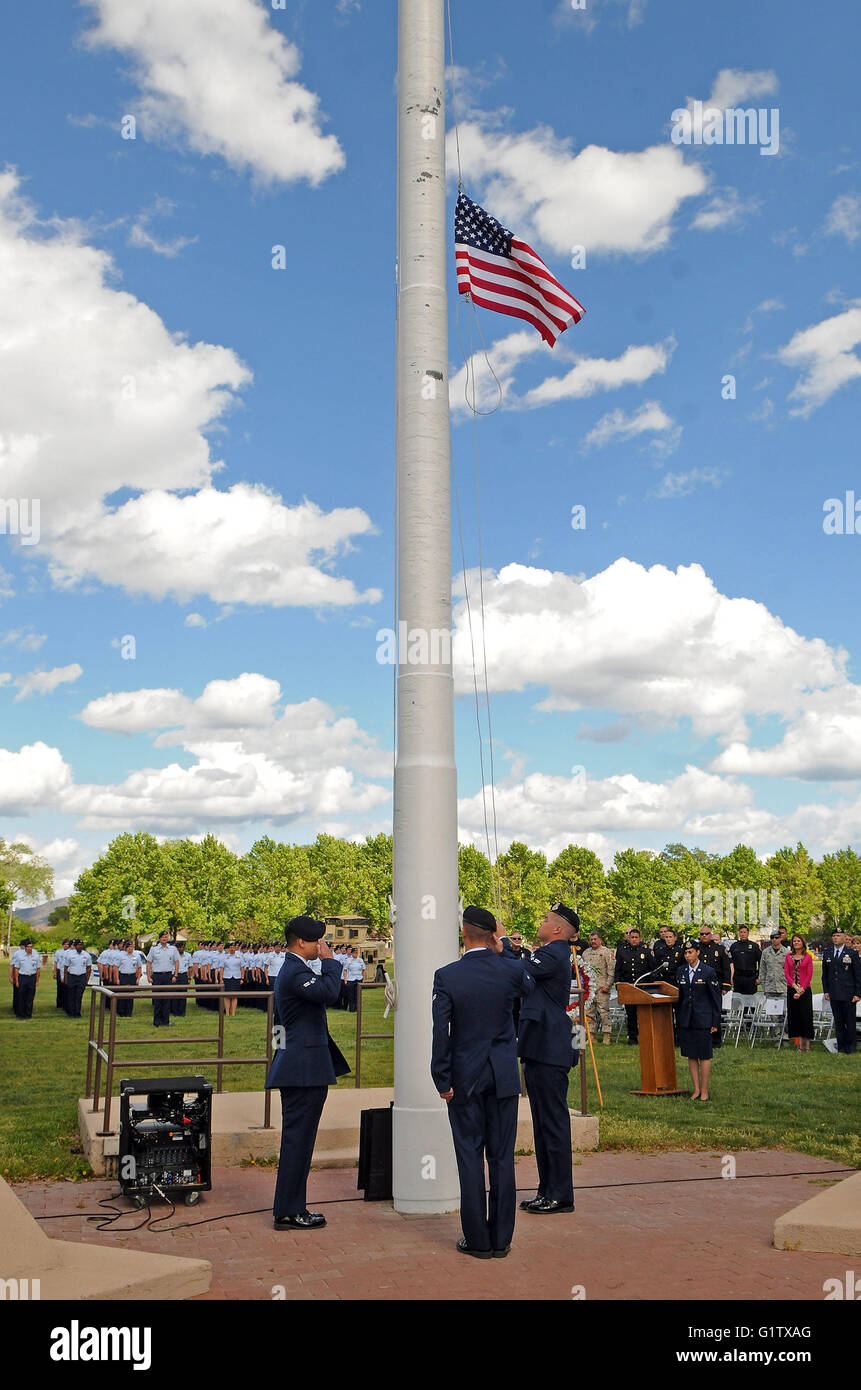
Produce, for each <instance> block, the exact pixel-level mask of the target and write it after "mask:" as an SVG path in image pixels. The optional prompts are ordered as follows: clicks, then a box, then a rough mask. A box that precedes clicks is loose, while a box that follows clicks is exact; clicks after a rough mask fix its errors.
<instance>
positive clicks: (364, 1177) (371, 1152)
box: [356, 1106, 392, 1202]
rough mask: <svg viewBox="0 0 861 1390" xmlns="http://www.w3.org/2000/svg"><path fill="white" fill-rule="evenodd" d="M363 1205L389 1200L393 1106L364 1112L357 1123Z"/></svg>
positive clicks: (359, 1182)
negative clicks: (363, 1196) (364, 1203)
mask: <svg viewBox="0 0 861 1390" xmlns="http://www.w3.org/2000/svg"><path fill="white" fill-rule="evenodd" d="M356 1186H357V1187H358V1188H359V1190H360V1191H361V1190H362V1189H364V1193H365V1201H366V1202H386V1201H389V1202H390V1201H391V1199H392V1106H389V1107H388V1109H387V1110H363V1111H362V1114H361V1119H360V1122H359V1179H358V1182H357V1183H356Z"/></svg>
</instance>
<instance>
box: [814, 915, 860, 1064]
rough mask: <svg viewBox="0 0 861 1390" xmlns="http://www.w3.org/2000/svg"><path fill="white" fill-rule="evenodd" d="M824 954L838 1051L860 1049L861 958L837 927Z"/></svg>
mask: <svg viewBox="0 0 861 1390" xmlns="http://www.w3.org/2000/svg"><path fill="white" fill-rule="evenodd" d="M831 942H832V944H831V945H830V946H826V947H825V950H824V951H823V953H822V989H823V992H824V994H825V998H826V999H827V1000H828V1002H829V1004H830V1005H831V1012H832V1014H833V1015H834V1031H835V1033H836V1034H837V1051H838V1052H857V1050H858V1037H857V1027H856V1023H855V1005H856V1004H857V1003H858V1000H859V999H861V959H859V956H858V952H857V951H855V950H853V948H852V947H851V946H850V945H849V944H848V941H847V938H846V933H845V932H843V931H841V930H840V928H839V927H835V928H834V930H833V931H832V933H831Z"/></svg>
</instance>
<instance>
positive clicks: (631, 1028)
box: [625, 1004, 640, 1042]
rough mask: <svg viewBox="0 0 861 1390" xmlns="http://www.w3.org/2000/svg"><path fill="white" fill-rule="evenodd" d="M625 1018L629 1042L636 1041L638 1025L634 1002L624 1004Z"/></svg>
mask: <svg viewBox="0 0 861 1390" xmlns="http://www.w3.org/2000/svg"><path fill="white" fill-rule="evenodd" d="M625 1018H626V1019H627V1020H628V1038H629V1040H630V1041H631V1042H637V1041H638V1040H639V1037H640V1025H639V1022H638V1020H637V1006H636V1004H626V1005H625Z"/></svg>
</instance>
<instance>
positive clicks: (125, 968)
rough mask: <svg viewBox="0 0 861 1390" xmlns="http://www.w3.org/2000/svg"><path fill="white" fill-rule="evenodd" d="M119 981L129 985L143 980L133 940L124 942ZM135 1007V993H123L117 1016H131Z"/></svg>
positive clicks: (118, 1003)
mask: <svg viewBox="0 0 861 1390" xmlns="http://www.w3.org/2000/svg"><path fill="white" fill-rule="evenodd" d="M118 982H119V984H121V985H128V986H131V985H139V984H140V982H141V967H140V961H139V960H138V955H137V951H136V950H135V943H134V942H133V941H124V942H123V950H122V953H121V955H120V963H119V966H118ZM134 1008H135V1000H134V995H133V994H131V993H129V994H126V995H123V997H122V998H121V999H118V1000H117V1018H131V1016H132V1014H133V1013H134Z"/></svg>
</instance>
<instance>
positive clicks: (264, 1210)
mask: <svg viewBox="0 0 861 1390" xmlns="http://www.w3.org/2000/svg"><path fill="white" fill-rule="evenodd" d="M859 1171H861V1170H859V1169H858V1168H828V1169H823V1168H802V1169H799V1170H798V1171H794V1172H791V1173H737V1174H736V1176H735V1177H734V1178H733V1179H732V1181H733V1182H740V1181H743V1180H744V1179H745V1178H767V1179H770V1178H811V1177H815V1178H830V1177H832V1176H833V1177H836V1176H837V1174H838V1173H857V1172H859ZM724 1181H727V1179H724V1178H723V1177H722V1176H721V1175H720V1174H714V1175H706V1176H703V1177H696V1178H648V1179H646V1181H645V1182H640V1181H637V1182H593V1183H583V1184H582V1185H581V1186H580V1187H575V1189H574V1191H575V1192H603V1191H608V1190H610V1189H611V1188H615V1187H670V1186H672V1185H673V1184H674V1183H685V1182H724ZM156 1190H157V1191H158V1190H159V1189H156ZM534 1191H536V1189H535V1188H532V1187H518V1188H517V1192H518V1193H521V1192H534ZM161 1195H162V1196H163V1197H164V1199H165V1201H166V1202H167V1203H168V1204H169V1206H170V1208H171V1210H170V1211H169V1212H168V1214H167V1216H160V1217H158V1218H157V1219H156V1220H155V1221H154V1220H153V1218H152V1205H151V1203H149V1202H148V1203H147V1216H146V1218H145V1219H144V1220H143V1221H141V1222H139V1223H138V1225H137V1226H126V1227H119V1228H118V1230H119V1231H120V1232H122V1233H125V1232H126V1231H129V1232H130V1231H140V1230H142V1229H143V1227H146V1228H147V1229H148V1230H151V1231H153V1230H155V1228H156V1226H161V1225H163V1224H164V1223H165V1222H167V1221H170V1220H171V1219H172V1217H173V1216H175V1214H176V1207H175V1205H174V1204H173V1202H171V1200H170V1198H169V1197H167V1196H166V1195H165V1193H163V1192H162V1193H161ZM116 1200H117V1198H110V1197H105V1198H103V1199H102V1200H101V1201H100V1202H99V1206H106V1205H108V1204H109V1203H113V1202H115V1201H116ZM364 1200H365V1199H364V1197H327V1198H325V1199H321V1198H315V1199H314V1205H315V1206H318V1207H337V1206H341V1205H343V1204H344V1203H349V1202H364ZM111 1209H112V1210H113V1211H116V1216H113V1217H111V1218H109V1219H107V1220H105V1221H104V1224H103V1225H101V1226H97V1227H96V1230H97V1231H105V1230H110V1229H111V1228H112V1227H113V1224H114V1222H115V1221H117V1220H118V1219H119V1217H120V1216H127V1215H128V1212H125V1211H122V1210H120V1209H119V1208H116V1207H113V1206H112V1207H111ZM271 1211H272V1208H271V1207H254V1208H252V1209H251V1210H250V1211H225V1212H222V1213H221V1214H220V1215H219V1216H205V1217H203V1219H202V1220H201V1221H183V1222H181V1224H180V1225H179V1226H171V1227H170V1229H171V1231H187V1230H189V1229H190V1228H191V1227H192V1226H208V1225H209V1224H210V1222H212V1221H231V1220H233V1219H234V1218H235V1217H237V1216H266V1215H269V1214H271ZM70 1216H80V1217H82V1218H85V1219H86V1220H87V1221H99V1220H102V1219H103V1217H102V1214H101V1213H98V1212H96V1213H93V1212H82V1211H81V1212H79V1211H62V1212H57V1213H56V1214H55V1215H53V1216H37V1217H35V1220H36V1221H63V1220H66V1219H67V1218H68V1217H70Z"/></svg>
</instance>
